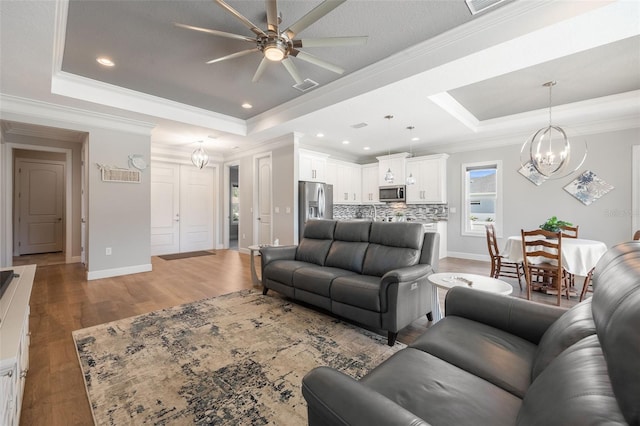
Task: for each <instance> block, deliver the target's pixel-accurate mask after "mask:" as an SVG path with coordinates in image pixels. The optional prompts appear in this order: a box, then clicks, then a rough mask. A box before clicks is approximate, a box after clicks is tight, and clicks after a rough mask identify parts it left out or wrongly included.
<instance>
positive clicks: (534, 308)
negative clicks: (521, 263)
mask: <svg viewBox="0 0 640 426" xmlns="http://www.w3.org/2000/svg"><path fill="white" fill-rule="evenodd" d="M566 311H567V310H566V309H565V308H560V307H557V306H547V305H543V304H540V303H535V302H531V301H529V300H524V299H519V298H517V297H510V296H502V295H498V294H494V293H489V292H484V291H478V290H474V289H471V288H466V287H454V288H452V289H451V290H449V291H448V292H447V297H446V299H445V315H446V316H452V315H455V316H459V317H463V318H467V319H470V320H473V321H477V322H480V323H483V324H487V325H490V326H492V327H495V328H498V329H501V330H504V331H506V332H508V333H511V334H514V335H516V336H518V337H521V338H523V339H525V340H528V341H530V342H532V343H535V344H538V343H539V342H540V339H541V338H542V335H543V334H544V333H545V332H546V331H547V329H548V328H549V326H550V325H551V324H553V323H554V322H555V321H556V320H557V319H558V318H559V317H560V316H561V315H562V314H563V313H565V312H566Z"/></svg>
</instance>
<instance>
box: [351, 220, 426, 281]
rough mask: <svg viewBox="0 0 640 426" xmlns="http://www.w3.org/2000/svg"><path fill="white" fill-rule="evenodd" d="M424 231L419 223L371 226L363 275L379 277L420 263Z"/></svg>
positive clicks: (374, 224)
mask: <svg viewBox="0 0 640 426" xmlns="http://www.w3.org/2000/svg"><path fill="white" fill-rule="evenodd" d="M423 239H424V232H423V228H422V225H421V224H419V223H402V222H398V223H381V222H373V223H372V224H371V233H370V234H369V248H368V249H367V253H366V254H365V257H364V264H363V267H362V273H363V274H365V275H373V276H377V277H381V276H383V275H384V274H385V273H387V272H389V271H391V270H394V269H398V268H404V267H406V266H412V265H415V264H417V263H418V262H419V261H420V255H421V249H422V242H423Z"/></svg>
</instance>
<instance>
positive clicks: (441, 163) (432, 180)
mask: <svg viewBox="0 0 640 426" xmlns="http://www.w3.org/2000/svg"><path fill="white" fill-rule="evenodd" d="M447 158H449V156H448V155H447V154H438V155H427V156H424V157H415V158H410V159H408V160H407V168H406V173H407V176H408V175H409V174H413V177H414V178H415V180H416V183H415V184H413V185H407V194H406V196H407V204H430V203H446V202H447Z"/></svg>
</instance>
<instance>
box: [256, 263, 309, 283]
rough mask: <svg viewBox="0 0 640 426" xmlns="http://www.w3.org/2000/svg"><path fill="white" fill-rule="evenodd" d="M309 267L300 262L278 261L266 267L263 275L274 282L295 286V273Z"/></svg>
mask: <svg viewBox="0 0 640 426" xmlns="http://www.w3.org/2000/svg"><path fill="white" fill-rule="evenodd" d="M308 265H309V264H308V263H306V262H300V261H298V260H276V261H274V262H271V263H269V264H268V265H267V266H265V267H264V271H263V275H264V276H265V277H269V279H270V280H272V281H276V282H279V283H281V284H285V285H288V286H293V273H294V272H295V271H296V270H297V269H300V268H302V267H304V266H308Z"/></svg>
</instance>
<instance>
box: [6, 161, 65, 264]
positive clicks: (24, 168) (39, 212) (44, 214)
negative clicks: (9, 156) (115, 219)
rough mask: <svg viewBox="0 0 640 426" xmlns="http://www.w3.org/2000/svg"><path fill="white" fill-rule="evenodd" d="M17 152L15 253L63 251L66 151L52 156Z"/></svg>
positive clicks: (19, 254) (18, 254) (15, 173)
mask: <svg viewBox="0 0 640 426" xmlns="http://www.w3.org/2000/svg"><path fill="white" fill-rule="evenodd" d="M20 152H21V151H18V153H17V155H16V161H15V164H16V167H15V169H14V185H15V186H14V200H15V201H14V222H13V225H14V233H13V235H14V249H13V253H14V256H22V255H27V254H44V253H62V252H63V249H64V233H63V229H64V223H65V222H66V220H65V215H64V201H65V193H64V176H65V163H64V154H57V153H47V154H48V155H45V156H44V157H49V158H52V159H51V160H49V159H30V158H23V157H19V155H21V154H19V153H20Z"/></svg>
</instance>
